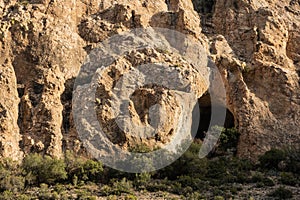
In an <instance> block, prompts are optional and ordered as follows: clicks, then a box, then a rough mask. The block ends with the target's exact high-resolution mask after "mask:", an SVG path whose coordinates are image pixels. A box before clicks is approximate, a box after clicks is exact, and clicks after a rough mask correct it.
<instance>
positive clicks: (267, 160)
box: [259, 149, 286, 169]
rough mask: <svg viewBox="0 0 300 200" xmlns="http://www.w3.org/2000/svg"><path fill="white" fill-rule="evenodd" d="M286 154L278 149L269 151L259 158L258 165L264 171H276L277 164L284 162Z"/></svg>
mask: <svg viewBox="0 0 300 200" xmlns="http://www.w3.org/2000/svg"><path fill="white" fill-rule="evenodd" d="M285 158H286V154H285V152H284V151H282V150H279V149H271V150H270V151H267V152H266V153H265V154H264V155H263V156H261V157H260V158H259V161H260V164H261V166H262V167H263V168H266V169H278V164H279V163H280V162H281V161H283V160H285Z"/></svg>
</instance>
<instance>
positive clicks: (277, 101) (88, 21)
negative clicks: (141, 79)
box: [0, 0, 300, 160]
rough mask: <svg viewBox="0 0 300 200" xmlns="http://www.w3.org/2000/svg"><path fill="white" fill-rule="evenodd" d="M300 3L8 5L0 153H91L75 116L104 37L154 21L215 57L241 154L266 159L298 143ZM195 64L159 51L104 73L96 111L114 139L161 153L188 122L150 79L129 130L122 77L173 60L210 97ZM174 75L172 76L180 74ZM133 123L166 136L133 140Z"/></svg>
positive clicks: (2, 45)
mask: <svg viewBox="0 0 300 200" xmlns="http://www.w3.org/2000/svg"><path fill="white" fill-rule="evenodd" d="M199 2H200V1H199ZM203 6H204V7H203ZM299 8H300V5H299V1H295V0H284V1H280V2H279V1H277V2H271V1H264V0H254V1H250V2H249V1H244V0H241V1H234V0H230V1H225V0H216V1H210V4H203V3H202V4H201V3H197V2H196V1H194V2H192V1H189V0H170V1H164V0H158V1H148V0H145V1H129V0H118V1H113V0H111V1H107V0H105V1H104V0H92V1H88V2H87V1H73V0H72V1H71V0H66V1H64V2H63V3H61V2H60V1H50V0H40V1H29V2H23V3H20V2H19V1H16V0H12V1H1V2H0V22H1V23H0V53H1V56H0V89H1V90H0V91H1V95H0V135H1V137H0V146H1V150H0V156H2V157H12V158H14V159H16V160H18V159H21V158H22V156H23V153H25V154H27V153H30V152H39V153H42V154H48V155H51V156H54V157H62V155H63V152H64V151H65V150H73V151H75V152H76V153H79V154H84V155H86V152H85V148H84V147H83V145H82V143H81V141H80V138H79V137H78V132H77V130H76V127H75V125H74V118H73V116H72V92H73V84H74V80H75V79H76V77H77V75H78V73H79V71H80V69H81V68H82V66H83V65H84V63H85V62H86V58H87V55H88V54H89V53H90V52H91V51H92V50H93V49H94V48H96V47H97V45H98V44H99V43H101V42H103V41H105V40H106V39H108V38H110V37H112V36H113V35H116V34H120V33H123V32H126V31H129V30H132V29H135V28H147V27H160V28H167V29H172V30H175V31H178V32H180V33H182V34H185V35H188V36H189V37H193V38H194V39H195V40H197V41H198V42H199V43H201V45H202V46H203V48H204V49H205V51H206V53H207V54H209V55H210V56H211V59H212V60H213V61H214V62H215V64H216V66H217V67H218V69H219V71H220V73H221V75H222V78H223V82H224V84H225V88H226V96H227V105H226V107H227V108H228V109H229V110H230V111H231V113H232V114H233V116H234V121H235V126H236V127H237V128H238V130H239V131H240V133H241V137H240V141H239V145H238V155H239V156H241V157H247V158H253V159H256V158H257V156H258V155H260V154H262V153H264V152H265V151H267V150H269V149H270V148H271V147H279V148H281V147H284V146H286V145H297V144H299V134H300V130H299V127H300V124H299V123H300V120H299V115H300V109H299V105H300V92H299V91H300V90H299V76H300V43H299V41H300V32H299V30H300V28H299V26H300V20H299V16H300V13H299ZM195 10H197V11H199V13H197V12H196V11H195ZM186 61H187V62H186ZM188 61H189V60H184V59H183V58H182V57H181V56H180V55H175V54H174V55H171V54H170V52H166V51H158V50H157V49H155V48H153V49H148V51H135V52H131V54H128V55H127V56H125V55H124V56H121V57H119V58H118V59H116V61H115V62H114V63H112V64H110V65H109V66H108V67H107V68H106V69H105V70H103V71H102V72H103V73H104V76H103V77H102V79H100V80H99V81H98V85H99V88H98V89H97V93H96V97H95V101H96V102H98V101H99V102H100V103H101V105H100V104H99V105H96V104H95V105H96V107H95V109H96V111H97V119H98V121H99V122H100V123H101V124H102V125H103V126H104V127H105V128H106V133H107V135H108V137H109V139H110V140H111V141H112V142H113V143H114V144H118V145H120V146H121V147H122V148H124V149H128V148H129V147H130V146H134V145H135V144H136V143H139V142H142V143H144V144H146V145H148V146H149V147H151V148H154V149H155V148H158V147H161V146H163V145H164V144H165V143H168V142H169V141H170V139H171V138H172V137H173V136H174V134H175V132H176V131H175V130H176V127H178V126H181V125H179V124H180V123H182V121H178V120H177V115H179V114H180V113H181V112H182V109H181V107H180V106H179V102H178V101H177V100H176V98H175V94H174V92H172V91H171V90H169V89H167V88H163V87H159V86H156V85H151V84H149V85H146V86H144V87H141V88H139V89H137V90H136V91H134V92H133V95H131V97H130V101H129V104H128V110H129V112H130V114H131V118H130V119H125V118H124V119H123V121H122V123H123V125H124V127H126V129H125V130H126V131H120V130H119V129H118V128H116V124H115V122H114V120H112V119H115V118H116V116H114V113H112V112H111V111H110V110H111V106H112V104H110V102H111V101H112V100H113V95H112V94H113V88H114V87H115V85H114V83H116V82H118V80H119V78H120V77H122V76H123V75H125V74H126V73H127V72H128V70H130V69H133V68H135V67H136V66H138V65H139V64H141V63H149V62H150V63H159V62H164V63H167V65H166V66H165V67H170V69H173V68H172V67H175V66H176V67H177V68H178V69H176V70H177V71H178V74H181V75H182V76H183V77H184V76H185V78H187V79H186V80H188V81H189V84H190V90H191V91H193V93H194V94H195V96H196V98H200V97H201V96H202V95H203V93H204V92H205V91H206V90H207V88H208V85H207V84H206V83H205V81H204V80H203V77H201V73H199V70H197V69H196V68H195V66H193V65H190V64H189V63H188ZM125 66H127V68H125ZM113 74H114V75H113ZM170 76H171V77H167V78H166V79H175V78H176V77H175V75H174V74H172V73H170ZM173 76H174V77H173ZM86 91H88V90H86ZM124 95H125V94H124ZM97 99H98V100H97ZM187 103H188V104H189V102H187ZM156 104H158V105H160V109H158V108H156V107H155V105H156ZM153 106H154V107H153ZM154 116H156V117H157V119H159V120H157V121H156V120H154V119H155V118H154ZM149 119H152V120H149ZM120 123H121V122H120ZM122 123H121V124H122ZM131 123H134V124H139V125H143V126H145V127H147V126H148V127H152V128H153V127H155V128H156V129H157V135H156V137H149V138H148V139H141V138H139V137H133V136H132V135H131V134H130V133H131V132H134V130H133V127H132V126H130V124H131ZM172 130H173V131H172Z"/></svg>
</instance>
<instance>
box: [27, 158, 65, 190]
mask: <svg viewBox="0 0 300 200" xmlns="http://www.w3.org/2000/svg"><path fill="white" fill-rule="evenodd" d="M23 168H24V170H25V172H26V177H25V178H26V180H27V183H31V184H40V183H47V184H54V183H56V182H59V181H61V180H64V179H66V178H67V172H66V170H65V163H64V162H63V160H59V159H56V158H51V157H49V156H45V157H43V156H41V155H39V154H30V155H28V156H26V157H25V159H24V161H23Z"/></svg>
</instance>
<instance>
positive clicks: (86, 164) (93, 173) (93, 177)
mask: <svg viewBox="0 0 300 200" xmlns="http://www.w3.org/2000/svg"><path fill="white" fill-rule="evenodd" d="M65 163H66V170H67V172H68V176H69V180H70V181H71V182H72V183H73V185H77V184H78V183H80V182H83V181H85V182H87V181H91V182H96V183H97V182H100V181H101V180H102V179H103V171H104V169H103V165H102V163H101V162H100V161H94V160H87V159H84V158H81V157H79V156H75V155H74V154H73V153H72V152H70V151H68V152H66V155H65Z"/></svg>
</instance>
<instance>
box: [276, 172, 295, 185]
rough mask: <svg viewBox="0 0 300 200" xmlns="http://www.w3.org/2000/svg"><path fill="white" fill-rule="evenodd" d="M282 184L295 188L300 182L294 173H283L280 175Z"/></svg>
mask: <svg viewBox="0 0 300 200" xmlns="http://www.w3.org/2000/svg"><path fill="white" fill-rule="evenodd" d="M280 182H281V183H282V184H285V185H291V186H295V185H297V183H298V180H297V178H296V177H295V176H294V175H293V174H292V173H288V172H282V173H280Z"/></svg>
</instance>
